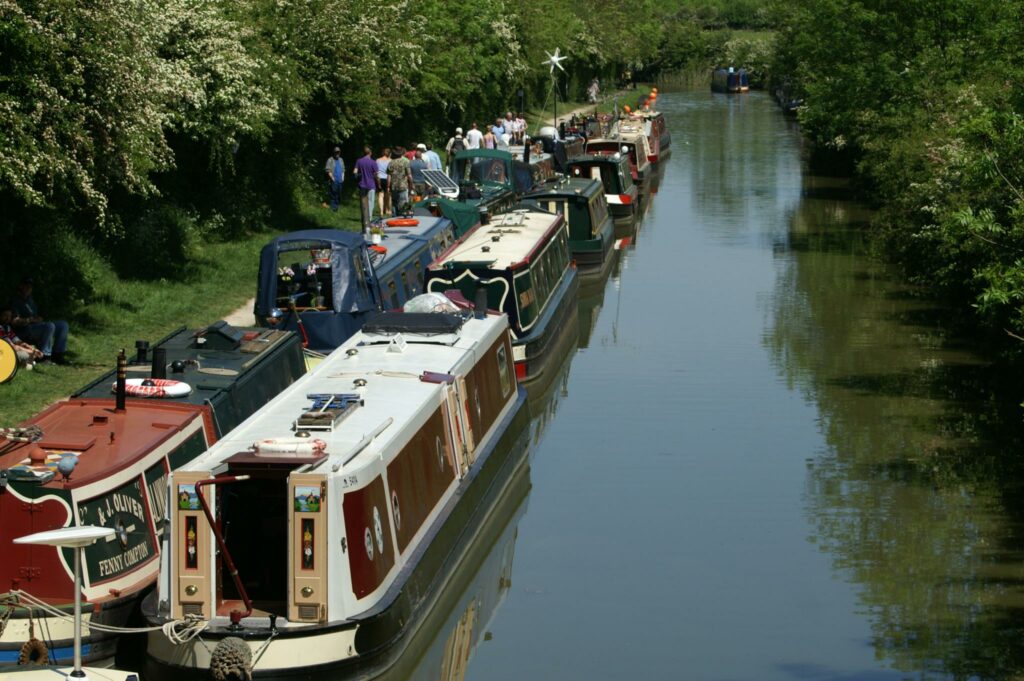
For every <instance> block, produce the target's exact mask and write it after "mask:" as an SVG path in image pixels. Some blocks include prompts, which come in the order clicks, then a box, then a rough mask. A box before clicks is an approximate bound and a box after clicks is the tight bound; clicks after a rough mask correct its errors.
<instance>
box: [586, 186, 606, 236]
mask: <svg viewBox="0 0 1024 681" xmlns="http://www.w3.org/2000/svg"><path fill="white" fill-rule="evenodd" d="M590 215H591V220H592V221H593V222H592V223H591V225H590V229H591V230H592V233H593V234H597V230H599V229H600V228H601V225H602V224H604V221H605V218H607V217H608V204H607V202H606V201H605V200H604V194H597V195H596V196H594V198H592V199H591V200H590Z"/></svg>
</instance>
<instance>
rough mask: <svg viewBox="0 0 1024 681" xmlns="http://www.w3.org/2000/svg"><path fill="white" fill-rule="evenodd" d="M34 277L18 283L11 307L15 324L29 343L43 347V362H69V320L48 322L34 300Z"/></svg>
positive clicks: (40, 348)
mask: <svg viewBox="0 0 1024 681" xmlns="http://www.w3.org/2000/svg"><path fill="white" fill-rule="evenodd" d="M32 286H33V281H32V277H25V278H24V279H22V280H21V283H19V284H18V288H17V290H16V291H15V294H14V297H13V298H11V302H10V306H11V310H13V312H14V317H13V318H12V319H11V326H13V327H14V331H15V333H17V335H18V336H19V337H20V338H21V339H22V340H24V341H25V342H27V343H31V344H32V345H34V346H36V347H37V348H39V351H40V352H41V353H42V360H41V361H42V363H44V364H46V363H51V362H52V363H53V364H67V363H68V362H67V357H66V353H67V349H68V323H67V322H66V321H64V320H63V319H56V320H53V321H46V320H45V319H43V318H42V316H40V314H39V306H38V305H36V301H35V300H33V299H32Z"/></svg>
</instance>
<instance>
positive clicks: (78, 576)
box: [71, 546, 85, 678]
mask: <svg viewBox="0 0 1024 681" xmlns="http://www.w3.org/2000/svg"><path fill="white" fill-rule="evenodd" d="M82 551H83V549H82V547H80V546H79V547H76V548H75V670H74V671H73V672H71V676H73V677H74V678H85V672H83V671H82Z"/></svg>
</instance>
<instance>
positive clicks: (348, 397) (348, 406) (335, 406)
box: [293, 393, 363, 432]
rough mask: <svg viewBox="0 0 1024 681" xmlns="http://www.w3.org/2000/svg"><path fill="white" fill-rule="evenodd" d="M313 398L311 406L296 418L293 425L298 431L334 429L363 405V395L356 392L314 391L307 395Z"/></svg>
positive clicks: (309, 398)
mask: <svg viewBox="0 0 1024 681" xmlns="http://www.w3.org/2000/svg"><path fill="white" fill-rule="evenodd" d="M306 399H308V400H312V402H313V403H312V404H311V405H310V407H309V408H308V409H307V410H306V411H304V412H303V413H302V415H301V416H299V418H297V419H295V423H294V424H293V427H294V429H295V431H296V432H298V431H311V430H315V431H328V432H330V431H333V430H334V429H335V428H336V427H337V426H338V424H339V423H341V422H342V421H343V420H344V419H345V417H347V416H348V415H349V414H351V413H352V412H353V411H355V410H356V408H357V407H361V406H362V405H363V398H362V396H360V395H358V394H356V393H313V394H311V395H306Z"/></svg>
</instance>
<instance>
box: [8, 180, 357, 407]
mask: <svg viewBox="0 0 1024 681" xmlns="http://www.w3.org/2000/svg"><path fill="white" fill-rule="evenodd" d="M297 222H298V223H301V224H300V225H299V226H297V227H296V229H304V228H306V227H314V226H320V227H328V228H334V229H346V230H352V229H358V228H359V208H358V201H357V199H355V198H354V197H352V196H347V197H346V198H345V199H344V200H343V205H342V209H341V210H339V211H338V212H337V213H333V212H331V211H329V210H326V209H324V208H322V207H321V206H320V205H319V204H316V203H309V204H308V206H306V207H304V208H302V209H300V214H299V216H298V220H297ZM278 233H280V232H279V231H275V230H270V229H267V230H265V231H261V232H258V233H255V234H250V235H248V236H246V237H244V238H240V239H238V240H235V241H230V242H224V243H215V244H207V245H204V246H203V247H202V248H201V249H197V250H198V253H197V255H196V257H194V258H193V260H192V262H191V263H190V265H189V268H188V271H187V273H186V274H185V275H184V276H183V277H181V278H180V279H178V280H158V281H143V280H134V279H121V278H119V277H118V276H117V275H116V274H115V273H114V272H113V271H109V270H108V271H106V272H104V273H102V274H101V275H99V276H98V281H96V282H95V289H96V295H95V296H94V300H93V301H92V302H91V303H89V304H88V305H86V306H85V307H84V309H81V310H79V311H77V312H76V313H75V314H74V315H73V316H71V317H70V318H69V319H68V323H69V324H70V326H71V337H70V342H69V344H68V346H69V351H70V353H71V357H72V360H73V365H72V366H53V365H46V366H37V367H36V368H35V369H34V370H33V371H25V370H24V369H22V370H19V371H18V374H17V375H16V376H15V377H14V378H13V379H12V380H11V381H9V382H8V383H5V384H3V385H0V427H6V426H13V425H15V424H17V423H20V422H21V421H23V420H25V419H26V418H28V417H30V416H32V415H33V414H35V413H37V412H39V411H40V410H42V409H43V408H44V407H46V406H47V405H49V404H52V403H53V402H55V401H57V400H60V399H62V398H65V397H67V396H69V395H71V394H72V393H73V392H75V391H76V390H78V389H79V388H81V387H82V386H84V385H86V384H87V383H89V382H90V381H92V380H94V379H95V378H96V377H97V376H99V375H101V374H103V373H105V372H106V371H109V370H110V369H113V368H114V366H115V363H116V359H117V352H118V350H120V349H121V348H125V350H126V352H128V354H129V355H131V354H132V353H134V348H135V341H136V339H145V340H148V341H150V342H151V343H152V342H155V341H157V340H159V339H161V338H163V337H164V336H166V335H167V334H168V333H170V332H172V331H174V330H175V329H177V328H179V327H181V326H188V327H190V328H197V327H201V326H206V325H208V324H211V323H213V322H215V321H217V320H218V319H222V318H224V317H226V316H228V315H229V314H230V313H231V312H232V311H234V310H237V309H238V308H239V306H242V305H243V304H244V303H245V301H247V300H250V299H251V298H252V296H253V293H254V292H255V290H256V275H257V272H258V270H259V252H260V249H261V248H262V247H263V245H264V244H265V243H266V242H267V241H268V240H270V239H271V238H273V236H275V235H276V234H278ZM250 309H251V304H250ZM44 312H45V310H44ZM249 318H250V319H251V315H250V317H249Z"/></svg>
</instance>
